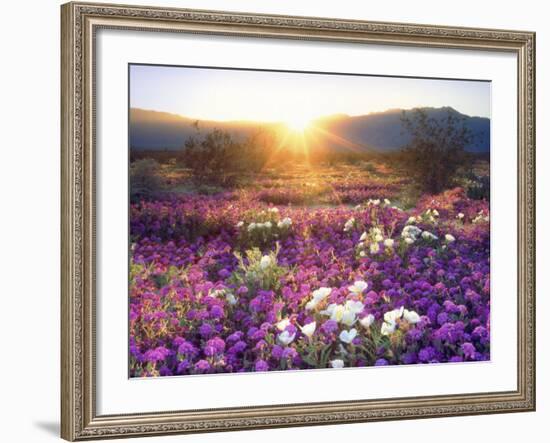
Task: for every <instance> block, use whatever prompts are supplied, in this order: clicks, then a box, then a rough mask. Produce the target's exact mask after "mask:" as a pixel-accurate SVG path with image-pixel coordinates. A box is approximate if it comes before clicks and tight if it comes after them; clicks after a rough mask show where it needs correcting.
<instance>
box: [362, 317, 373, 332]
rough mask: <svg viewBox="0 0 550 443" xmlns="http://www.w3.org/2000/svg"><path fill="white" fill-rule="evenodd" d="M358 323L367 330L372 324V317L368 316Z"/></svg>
mask: <svg viewBox="0 0 550 443" xmlns="http://www.w3.org/2000/svg"><path fill="white" fill-rule="evenodd" d="M359 323H361V326H363V327H364V328H366V329H367V328H369V327H370V326H371V325H372V324H373V323H374V315H372V314H369V315H367V316H365V317H363V318H362V319H361V320H359Z"/></svg>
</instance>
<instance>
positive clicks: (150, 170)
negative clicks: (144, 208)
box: [130, 158, 162, 201]
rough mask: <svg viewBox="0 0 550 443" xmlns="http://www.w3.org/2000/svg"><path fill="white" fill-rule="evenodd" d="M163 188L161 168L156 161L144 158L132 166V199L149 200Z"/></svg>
mask: <svg viewBox="0 0 550 443" xmlns="http://www.w3.org/2000/svg"><path fill="white" fill-rule="evenodd" d="M161 188H162V177H161V175H160V167H159V164H158V162H157V161H156V160H153V159H150V158H143V159H140V160H136V161H134V162H132V163H131V165H130V199H131V201H138V200H141V199H149V198H151V197H153V196H154V195H155V194H157V193H158V192H159V191H160V190H161Z"/></svg>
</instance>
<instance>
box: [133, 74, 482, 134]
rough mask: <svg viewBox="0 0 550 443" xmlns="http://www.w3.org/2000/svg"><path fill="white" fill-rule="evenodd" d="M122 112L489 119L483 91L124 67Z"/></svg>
mask: <svg viewBox="0 0 550 443" xmlns="http://www.w3.org/2000/svg"><path fill="white" fill-rule="evenodd" d="M130 84H131V87H130V107H133V108H141V109H151V110H157V111H163V112H168V113H172V114H177V115H181V116H186V117H189V118H196V119H199V120H210V121H256V122H280V123H284V124H287V125H288V127H289V128H292V129H295V130H304V129H305V128H306V126H307V125H308V123H309V121H310V120H314V119H317V118H319V117H323V116H329V115H334V114H345V115H349V116H357V115H365V114H369V113H373V112H383V111H386V110H388V109H396V108H399V109H411V108H414V107H441V106H451V107H453V108H454V109H456V110H457V111H459V112H462V113H464V114H466V115H471V116H481V117H488V116H489V115H490V91H491V83H490V82H484V81H466V80H464V81H463V80H441V79H437V80H436V79H422V78H403V77H382V76H369V75H344V74H314V73H300V74H296V73H292V72H282V71H281V72H279V71H250V70H237V69H206V68H192V67H166V66H149V65H131V67H130Z"/></svg>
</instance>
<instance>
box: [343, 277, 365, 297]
mask: <svg viewBox="0 0 550 443" xmlns="http://www.w3.org/2000/svg"><path fill="white" fill-rule="evenodd" d="M368 286H369V285H368V283H367V282H365V281H363V280H357V281H356V282H354V283H353V285H351V286H348V289H349V291H350V292H353V293H354V294H356V295H361V294H362V293H363V292H365V290H366V289H367V288H368Z"/></svg>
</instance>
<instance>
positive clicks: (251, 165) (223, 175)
mask: <svg viewBox="0 0 550 443" xmlns="http://www.w3.org/2000/svg"><path fill="white" fill-rule="evenodd" d="M270 143H271V139H270V138H269V137H268V136H267V135H265V134H263V133H262V132H261V131H259V132H257V133H254V134H252V135H250V136H249V137H248V138H246V139H245V140H242V141H241V140H239V139H237V138H235V137H234V136H233V135H231V134H230V133H229V132H227V131H222V130H219V129H214V130H213V131H211V132H209V133H207V134H203V133H202V132H201V131H200V130H199V129H198V126H197V132H196V134H195V136H193V137H190V138H188V139H187V140H186V142H185V145H184V147H183V149H182V150H181V151H180V153H179V155H178V159H179V161H180V163H182V164H183V165H184V166H185V167H187V168H189V169H190V170H191V172H192V176H193V180H194V181H195V182H197V183H198V184H209V185H217V186H235V185H237V184H238V183H239V177H240V176H241V175H242V174H244V173H254V172H259V171H260V170H261V169H262V167H263V166H264V165H265V162H266V160H267V157H268V152H269V149H266V146H268V145H269V146H270Z"/></svg>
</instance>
